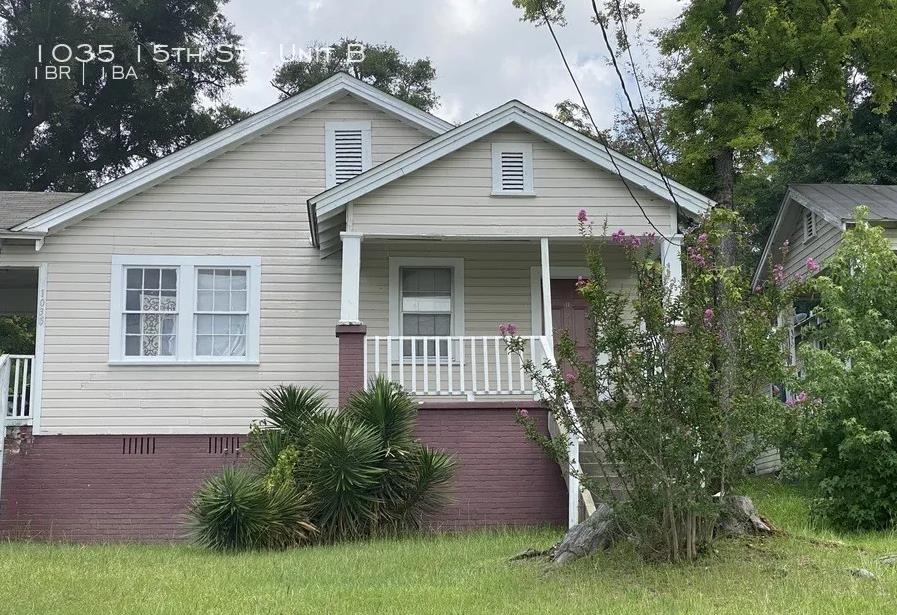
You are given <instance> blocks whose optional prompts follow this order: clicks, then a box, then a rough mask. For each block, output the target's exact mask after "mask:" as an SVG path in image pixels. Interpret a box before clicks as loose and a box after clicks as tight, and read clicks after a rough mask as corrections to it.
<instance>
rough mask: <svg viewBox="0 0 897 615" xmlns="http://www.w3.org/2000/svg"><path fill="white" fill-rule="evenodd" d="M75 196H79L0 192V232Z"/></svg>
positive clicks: (53, 193) (63, 193) (54, 193)
mask: <svg viewBox="0 0 897 615" xmlns="http://www.w3.org/2000/svg"><path fill="white" fill-rule="evenodd" d="M76 196H80V195H79V194H78V193H77V192H11V191H0V230H8V229H11V228H12V227H14V226H16V225H18V224H21V223H22V222H25V221H26V220H30V219H31V218H33V217H34V216H38V215H40V214H42V213H44V212H45V211H50V210H51V209H53V208H54V207H58V206H59V205H62V204H63V203H65V202H66V201H71V200H72V199H73V198H75V197H76Z"/></svg>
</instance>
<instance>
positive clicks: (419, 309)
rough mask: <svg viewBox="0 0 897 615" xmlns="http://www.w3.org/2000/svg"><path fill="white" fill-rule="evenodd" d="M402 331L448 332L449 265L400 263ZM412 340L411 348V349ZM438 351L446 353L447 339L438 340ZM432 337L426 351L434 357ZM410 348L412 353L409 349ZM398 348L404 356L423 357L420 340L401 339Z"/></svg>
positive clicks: (407, 333) (421, 333)
mask: <svg viewBox="0 0 897 615" xmlns="http://www.w3.org/2000/svg"><path fill="white" fill-rule="evenodd" d="M401 278H402V290H401V295H402V296H401V306H402V315H401V316H402V335H404V336H441V337H448V336H450V335H451V334H452V269H451V267H402V269H401ZM412 343H413V344H414V348H413V349H412ZM438 343H439V355H440V357H441V358H444V357H447V356H448V340H440V341H439V342H438ZM436 344H437V342H436V340H428V341H427V346H426V355H427V357H428V359H435V357H436ZM412 350H413V353H412ZM402 352H403V353H404V355H405V356H406V357H411V356H416V357H418V358H423V356H424V341H423V340H415V341H414V342H412V341H411V340H405V341H404V342H403V348H402Z"/></svg>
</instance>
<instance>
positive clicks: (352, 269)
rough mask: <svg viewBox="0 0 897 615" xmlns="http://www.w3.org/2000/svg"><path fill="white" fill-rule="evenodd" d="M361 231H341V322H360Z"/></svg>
mask: <svg viewBox="0 0 897 615" xmlns="http://www.w3.org/2000/svg"><path fill="white" fill-rule="evenodd" d="M361 237H362V235H361V234H360V233H346V232H344V233H340V238H341V239H342V241H343V275H342V281H341V284H340V315H339V322H340V324H360V323H361V320H359V318H358V304H359V293H360V286H361Z"/></svg>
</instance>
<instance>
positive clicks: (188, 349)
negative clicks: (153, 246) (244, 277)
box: [108, 255, 262, 365]
mask: <svg viewBox="0 0 897 615" xmlns="http://www.w3.org/2000/svg"><path fill="white" fill-rule="evenodd" d="M261 266H262V259H261V258H260V257H257V256H156V255H127V256H125V255H114V256H113V257H112V270H111V277H110V282H111V283H110V287H111V288H110V292H111V295H110V302H109V330H108V332H109V364H110V365H180V364H183V365H203V364H206V365H221V364H226V365H258V363H259V336H260V322H261ZM128 267H150V268H152V267H168V268H176V269H177V270H178V283H177V297H178V311H177V315H178V321H177V352H176V353H175V355H174V356H173V357H127V356H125V354H124V335H125V333H124V319H123V317H122V314H124V293H125V288H126V283H125V275H126V274H125V271H126V269H127V268H128ZM205 268H215V269H245V270H246V271H247V272H248V275H249V280H248V281H247V290H248V293H247V297H246V301H247V308H248V312H249V316H248V318H247V323H246V356H245V357H206V356H197V355H196V347H195V340H194V336H195V333H196V332H195V330H194V327H195V324H194V323H195V322H196V317H195V316H196V307H197V305H196V301H197V294H196V270H197V269H205Z"/></svg>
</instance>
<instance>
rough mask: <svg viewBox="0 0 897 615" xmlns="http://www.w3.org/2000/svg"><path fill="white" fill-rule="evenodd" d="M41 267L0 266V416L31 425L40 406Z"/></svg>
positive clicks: (14, 423)
mask: <svg viewBox="0 0 897 615" xmlns="http://www.w3.org/2000/svg"><path fill="white" fill-rule="evenodd" d="M41 274H42V271H41V268H40V267H4V268H0V420H2V423H3V424H4V425H10V426H19V425H31V424H32V423H33V421H34V419H35V416H36V415H37V414H38V411H39V406H40V386H39V378H38V375H37V374H38V370H39V365H38V361H37V360H36V350H35V346H36V341H37V336H38V332H39V328H40V327H39V321H40V318H41V310H42V306H41V305H40V301H39V288H40V286H41V279H42V275H41Z"/></svg>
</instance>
